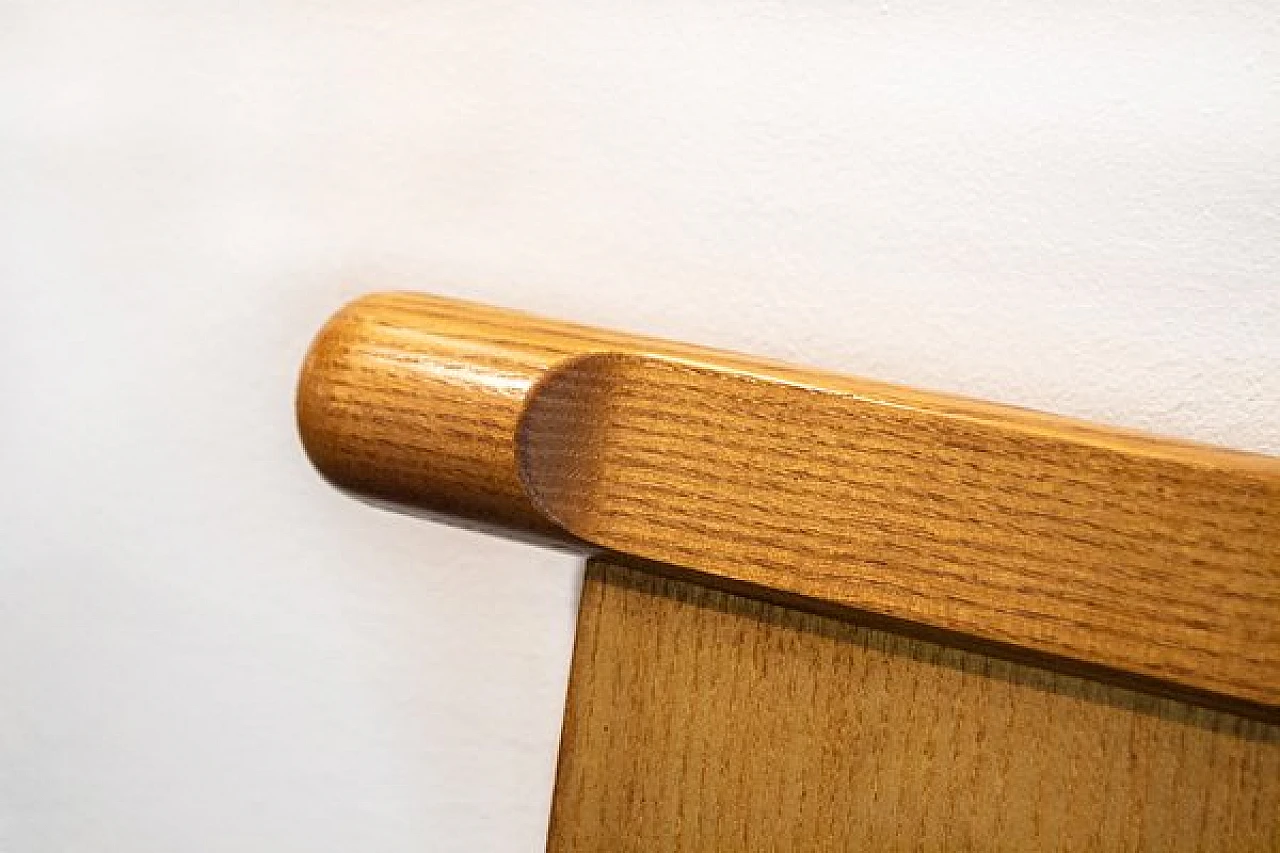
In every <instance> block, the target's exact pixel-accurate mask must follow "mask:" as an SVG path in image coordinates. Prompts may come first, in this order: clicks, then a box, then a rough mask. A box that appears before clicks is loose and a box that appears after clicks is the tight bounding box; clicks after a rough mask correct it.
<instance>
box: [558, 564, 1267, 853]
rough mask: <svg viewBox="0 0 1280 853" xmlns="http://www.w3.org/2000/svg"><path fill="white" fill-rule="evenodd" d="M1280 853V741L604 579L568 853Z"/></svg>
mask: <svg viewBox="0 0 1280 853" xmlns="http://www.w3.org/2000/svg"><path fill="white" fill-rule="evenodd" d="M1278 849H1280V729H1278V728H1277V727H1275V726H1270V725H1266V724H1264V723H1261V722H1258V721H1253V720H1248V719H1244V718H1240V717H1236V716H1232V715H1230V714H1227V713H1223V712H1217V711H1210V710H1205V709H1202V708H1196V707H1194V706H1190V705H1185V704H1182V703H1180V702H1177V701H1174V700H1170V699H1159V698H1155V697H1152V696H1148V695H1144V694H1142V693H1137V692H1133V691H1129V690H1126V689H1124V688H1119V687H1112V686H1106V685H1103V684H1100V683H1096V682H1092V681H1088V680H1085V679H1081V678H1076V677H1073V676H1067V675H1061V674H1056V673H1053V672H1050V671H1046V670H1042V669H1037V668H1033V667H1027V666H1022V665H1018V664H1012V663H1007V662H1004V661H1001V660H997V659H992V658H989V657H984V656H982V655H977V654H972V653H968V652H963V651H957V650H954V649H947V648H943V647H940V646H936V645H933V644H930V643H925V642H920V641H917V640H913V639H907V638H904V637H901V636H896V635H894V634H891V633H886V632H883V631H879V630H873V629H869V628H865V627H858V626H856V625H853V624H850V623H848V622H845V621H840V620H835V619H830V618H825V617H820V616H814V615H810V614H806V613H803V612H800V611H796V610H792V609H788V608H783V607H778V606H775V605H772V604H768V603H764V602H761V601H758V600H753V599H750V598H743V597H739V596H736V595H731V594H726V593H723V592H718V591H714V590H711V589H709V588H706V587H703V586H701V585H698V584H694V583H689V582H686V581H682V580H673V579H667V578H663V577H659V576H656V575H653V574H650V573H648V572H644V571H638V570H636V569H633V568H626V567H623V566H621V565H615V564H611V563H609V562H604V561H597V562H594V563H593V564H592V565H591V566H590V567H589V570H588V577H587V582H586V586H585V588H584V591H583V596H582V604H581V612H580V617H579V623H578V635H577V645H576V647H575V651H574V661H573V673H572V678H571V686H570V694H569V701H568V707H567V710H566V716H565V728H564V734H563V738H562V745H561V755H560V764H559V769H558V775H557V782H556V791H555V799H554V805H553V808H552V817H551V830H550V836H549V843H548V850H549V851H550V853H592V851H609V853H626V851H637V853H639V851H644V853H655V851H691V853H700V851H706V850H774V851H836V850H883V851H893V850H913V851H914V850H946V851H962V850H983V851H993V850H1009V851H1027V850H1037V851H1040V850H1056V851H1077V850H1081V851H1083V850H1090V851H1127V850H1145V851H1184V850H1185V851H1275V850H1278Z"/></svg>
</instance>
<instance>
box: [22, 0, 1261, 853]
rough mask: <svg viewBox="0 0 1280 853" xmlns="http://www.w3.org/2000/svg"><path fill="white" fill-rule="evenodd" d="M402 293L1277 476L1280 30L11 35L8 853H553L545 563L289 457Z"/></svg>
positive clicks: (764, 19)
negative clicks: (316, 353) (295, 415)
mask: <svg viewBox="0 0 1280 853" xmlns="http://www.w3.org/2000/svg"><path fill="white" fill-rule="evenodd" d="M383 287H416V288H421V289H434V290H438V291H440V292H444V293H450V294H456V295H461V296H469V297H473V298H480V299H486V300H489V301H494V302H499V303H505V304H510V305H515V306H522V307H527V308H531V309H535V310H538V311H541V312H543V313H550V314H558V315H563V316H566V317H571V318H576V319H580V320H585V321H594V322H598V323H603V324H609V325H615V326H621V327H625V328H631V329H635V330H639V331H644V332H650V333H656V334H663V335H668V336H673V337H679V338H686V339H690V340H695V341H700V342H703V343H709V344H718V345H722V346H729V347H735V348H740V349H746V350H753V351H757V352H761V353H765V354H771V355H776V356H781V357H785V358H791V359H796V360H800V361H805V362H811V363H817V364H821V365H826V366H830V367H836V368H845V369H848V370H850V371H855V372H858V373H862V374H866V375H870V376H875V377H878V378H882V379H889V380H896V381H901V382H908V383H912V384H917V385H923V386H928V387H935V388H942V389H947V390H951V391H957V392H961V393H966V394H971V395H977V396H982V397H988V398H993V399H998V400H1003V401H1007V402H1011V403H1018V404H1023V405H1028V406H1034V407H1038V408H1043V409H1049V410H1054V411H1060V412H1065V413H1069V414H1074V415H1080V416H1085V417H1090V418H1094V419H1098V420H1102V421H1108V422H1112V423H1118V424H1125V425H1130V426H1136V427H1143V428H1147V429H1151V430H1155V431H1159V432H1163V433H1172V434H1177V435H1182V436H1187V437H1192V438H1198V439H1203V440H1208V441H1214V442H1220V443H1225V444H1231V445H1236V446H1240V447H1245V448H1252V449H1255V450H1262V451H1268V452H1272V453H1280V17H1278V16H1277V14H1276V12H1275V6H1274V3H1273V2H1270V0H1266V2H1256V3H1248V2H1240V3H1227V2H1223V0H1173V2H1163V3H1155V2H1145V0H1119V2H1106V3H1102V2H1098V3H1060V2H1031V3H1022V4H1005V3H996V2H980V1H979V0H974V2H963V0H962V2H956V0H946V2H932V3H913V4H904V3H898V2H893V1H892V0H881V1H880V2H856V0H844V2H834V0H795V2H778V3H749V2H741V0H734V2H729V0H692V2H691V0H682V2H648V3H621V2H618V3H587V2H571V0H560V2H550V3H541V4H519V3H499V2H488V3H449V2H442V0H436V2H421V3H408V2H397V0H382V2H376V0H375V2H338V0H330V2H316V3H308V2H301V0H292V1H290V0H271V1H270V2H257V3H244V4H241V3H229V2H201V3H161V2H151V3H147V2H137V0H135V2H114V3H100V2H87V0H86V2H81V3H75V2H52V1H51V0H45V2H36V0H20V1H19V2H15V0H8V2H0V292H2V295H3V302H2V307H0V317H2V318H3V326H2V328H3V332H2V333H0V471H2V472H3V474H2V477H0V850H4V851H6V852H7V851H15V853H16V851H32V853H43V851H99V850H129V851H166V853H167V851H172V850H199V851H224V850H225V851H245V850H263V851H289V850H298V851H304V850H305V851H323V850H333V851H350V850H370V851H373V850H377V851H396V850H457V851H476V850H495V851H496V850H502V851H505V850H528V851H533V850H538V849H540V846H541V843H542V838H543V833H544V829H545V819H546V810H547V803H548V799H549V795H550V783H551V776H552V768H553V758H554V753H555V746H556V739H557V735H558V727H559V719H560V702H561V695H562V690H563V682H564V676H565V669H566V666H567V659H568V653H569V645H570V641H571V627H572V608H573V599H574V594H575V584H576V579H577V571H578V569H577V566H576V564H575V562H574V561H573V560H572V559H570V558H568V557H565V556H563V555H557V554H549V553H544V552H539V551H537V550H534V549H530V548H527V547H524V546H519V545H514V544H510V543H506V542H501V541H498V540H494V539H488V538H485V537H482V536H478V535H474V534H469V533H463V532H460V531H456V530H451V529H446V528H442V527H437V526H433V525H431V524H428V523H425V522H420V521H413V520H410V519H407V518H402V517H398V516H395V515H391V514H386V513H380V512H377V511H374V510H372V509H369V508H367V507H365V506H363V505H360V504H358V503H355V502H352V501H349V500H347V499H344V498H342V497H340V496H339V495H337V494H335V493H333V492H332V491H330V490H329V489H328V488H327V487H326V486H324V485H323V484H322V483H321V482H320V481H319V480H318V479H317V478H316V477H315V476H314V475H313V474H312V473H311V471H310V470H309V469H308V467H307V465H306V464H305V463H304V461H303V459H302V456H301V454H300V451H299V449H298V447H297V443H296V440H295V438H294V434H293V425H292V420H291V419H292V413H291V408H290V407H291V393H292V383H293V377H294V371H295V369H296V366H297V364H298V361H299V358H300V356H301V354H302V352H303V349H304V347H305V345H306V343H307V340H308V338H309V336H310V335H311V333H312V332H313V331H314V329H315V328H316V327H317V326H318V324H319V323H320V322H321V321H322V320H323V318H324V316H325V315H326V314H327V312H328V311H330V310H331V309H332V308H334V307H335V306H336V305H337V304H338V303H339V302H340V301H342V300H343V299H345V298H347V297H349V296H352V295H354V294H356V293H358V292H360V291H362V290H365V289H372V288H383Z"/></svg>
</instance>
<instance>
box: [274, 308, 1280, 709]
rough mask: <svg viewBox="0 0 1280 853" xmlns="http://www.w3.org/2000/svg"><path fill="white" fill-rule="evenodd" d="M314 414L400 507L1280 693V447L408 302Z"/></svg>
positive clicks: (1208, 685)
mask: <svg viewBox="0 0 1280 853" xmlns="http://www.w3.org/2000/svg"><path fill="white" fill-rule="evenodd" d="M298 412H299V423H300V427H301V430H302V434H303V438H304V442H305V444H306V446H307V449H308V452H309V453H310V455H311V457H312V459H313V460H314V461H315V463H316V465H317V466H318V467H319V468H320V470H321V471H323V472H324V473H325V474H326V475H328V476H329V477H330V478H331V479H333V480H334V481H335V482H336V483H338V484H339V485H341V486H343V487H346V488H349V489H352V490H354V491H357V492H360V493H362V494H366V495H369V496H371V497H374V498H377V499H382V500H391V501H395V502H398V503H402V504H407V505H411V506H415V507H421V508H425V509H428V510H431V511H435V512H443V513H448V514H454V515H457V516H461V517H464V518H467V519H472V520H479V521H482V522H485V523H492V524H496V525H499V526H501V527H503V528H505V529H515V530H519V531H524V532H530V533H534V534H537V535H541V536H550V537H558V538H560V539H561V540H563V541H568V542H574V541H576V542H580V543H585V544H589V545H592V546H598V547H603V548H608V549H612V550H616V551H620V552H624V553H628V554H632V555H635V556H638V557H642V558H645V559H650V560H655V561H661V562H663V563H669V564H674V565H679V566H684V567H687V568H689V569H692V570H695V571H697V572H700V573H701V574H702V576H703V577H704V578H707V579H710V580H713V581H715V582H719V583H724V584H730V585H733V584H745V585H749V586H750V587H752V588H753V589H754V590H756V591H757V592H759V593H761V594H764V595H772V596H776V597H778V599H779V600H787V601H791V602H793V603H796V602H799V603H805V605H806V606H815V607H819V608H821V607H833V608H839V609H849V610H857V611H862V612H865V613H868V614H875V615H878V616H880V617H886V618H889V619H892V620H897V621H898V622H900V623H906V624H910V625H914V626H921V627H923V628H927V629H932V630H939V631H943V632H948V634H949V635H953V636H956V637H963V638H970V639H975V640H977V641H981V642H985V643H989V644H998V645H999V646H1000V647H1002V648H1003V649H1004V650H1005V651H1006V652H1008V653H1009V654H1014V655H1017V654H1021V653H1031V654H1035V655H1044V656H1049V657H1052V658H1055V659H1061V660H1068V661H1075V662H1082V663H1084V664H1086V665H1089V666H1093V667H1097V668H1099V671H1103V670H1105V671H1107V672H1108V673H1110V675H1112V676H1115V677H1133V678H1136V679H1139V680H1151V683H1153V684H1156V683H1158V684H1159V685H1163V686H1165V687H1168V688H1169V689H1171V690H1185V691H1191V692H1192V693H1194V694H1195V695H1197V696H1203V697H1206V698H1211V697H1218V698H1220V699H1227V700H1236V701H1240V702H1244V703H1249V704H1250V705H1251V706H1253V707H1255V708H1256V709H1260V710H1261V712H1262V713H1263V714H1274V713H1275V712H1276V711H1277V709H1280V460H1275V459H1270V458H1265V457H1259V456H1252V455H1248V454H1243V453H1236V452H1232V451H1227V450H1220V449H1216V448H1209V447H1202V446H1196V445H1191V444H1186V443H1179V442H1172V441H1165V440H1160V439H1154V438H1149V437H1146V436H1140V435H1136V434H1132V433H1127V432H1122V431H1119V430H1112V429H1107V428H1102V427H1097V426H1093V425H1088V424H1083V423H1080V422H1077V421H1071V420H1067V419H1062V418H1056V417H1053V416H1049V415H1041V414H1037V413H1032V412H1026V411H1023V410H1017V409H1011V408H1006V407H1000V406H995V405H991V404H986V403H979V402H974V401H969V400H963V399H958V398H954V397H948V396H944V395H939V394H932V393H926V392H920V391H913V390H910V389H904V388H899V387H895V386H890V385H884V384H881V383H876V382H870V381H866V380H860V379H853V378H850V377H845V376H839V375H834V374H828V373H822V372H816V371H809V370H803V369H799V368H794V367H788V366H785V365H779V364H776V363H772V362H767V361H762V360H757V359H752V358H749V357H745V356H739V355H732V354H728V353H721V352H716V351H712V350H705V349H699V348H695V347H689V346H685V345H678V344H671V343H666V342H662V341H656V340H652V339H644V338H637V337H634V336H629V335H624V334H620V333H612V332H604V331H600V330H593V329H587V328H584V327H580V326H573V325H569V324H563V323H557V322H554V321H547V320H541V319H536V318H533V317H530V316H528V315H524V314H520V313H517V312H509V311H501V310H498V309H492V308H486V307H483V306H477V305H473V304H470V303H463V302H456V301H451V300H445V299H439V298H433V297H425V296H415V295H409V294H389V295H380V296H374V297H368V298H366V299H364V300H361V301H359V302H357V303H355V304H353V305H351V306H348V307H347V308H346V309H344V310H343V311H342V312H340V313H339V314H338V316H337V317H336V318H335V319H334V320H333V321H332V322H331V323H330V324H329V326H328V327H326V329H325V330H324V331H323V332H322V333H321V335H320V336H319V338H318V339H317V342H316V345H315V346H314V348H313V349H312V351H311V353H310V355H309V356H308V359H307V362H306V366H305V368H304V371H303V376H302V381H301V384H300V389H299V398H298ZM993 647H994V646H993ZM1144 683H1146V682H1145V681H1144ZM1162 689H1163V688H1162Z"/></svg>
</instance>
